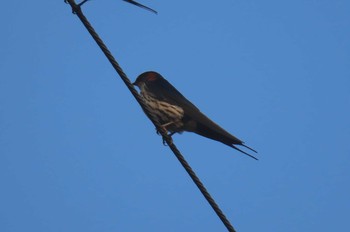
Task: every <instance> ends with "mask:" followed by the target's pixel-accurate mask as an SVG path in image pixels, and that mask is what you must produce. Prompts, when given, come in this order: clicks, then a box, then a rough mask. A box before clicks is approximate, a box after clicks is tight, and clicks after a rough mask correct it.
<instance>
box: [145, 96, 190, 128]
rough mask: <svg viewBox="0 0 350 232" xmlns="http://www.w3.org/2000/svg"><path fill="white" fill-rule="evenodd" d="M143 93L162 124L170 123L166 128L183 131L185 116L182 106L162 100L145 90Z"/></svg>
mask: <svg viewBox="0 0 350 232" xmlns="http://www.w3.org/2000/svg"><path fill="white" fill-rule="evenodd" d="M141 95H142V96H143V98H144V100H145V103H146V104H147V105H148V106H149V108H150V109H151V111H152V112H151V113H152V114H153V115H154V116H155V118H156V119H157V120H158V122H159V123H160V124H161V125H165V124H168V125H167V126H166V128H167V130H169V131H171V132H180V131H181V128H182V127H183V122H182V118H183V117H184V110H183V109H182V108H181V107H179V106H177V105H173V104H170V103H168V102H165V101H160V100H158V99H156V98H154V97H153V96H150V95H148V94H145V93H144V92H141Z"/></svg>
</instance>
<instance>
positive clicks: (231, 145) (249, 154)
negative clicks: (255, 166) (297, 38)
mask: <svg viewBox="0 0 350 232" xmlns="http://www.w3.org/2000/svg"><path fill="white" fill-rule="evenodd" d="M227 145H229V146H230V147H232V148H234V149H236V150H237V151H240V152H242V153H243V154H245V155H247V156H249V157H251V158H253V159H255V160H258V158H256V157H255V156H253V155H251V154H249V153H247V152H245V151H242V150H241V149H239V148H238V147H236V146H234V145H232V144H227ZM242 146H244V147H246V148H248V149H250V150H252V151H254V152H255V153H257V152H256V151H255V150H254V149H252V148H250V147H248V146H246V145H244V144H242Z"/></svg>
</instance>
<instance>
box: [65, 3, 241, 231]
mask: <svg viewBox="0 0 350 232" xmlns="http://www.w3.org/2000/svg"><path fill="white" fill-rule="evenodd" d="M65 2H68V3H69V5H70V6H71V7H72V10H73V13H74V14H76V15H77V16H78V17H79V19H80V20H81V22H82V23H83V25H84V26H85V28H86V29H87V30H88V31H89V33H90V35H91V36H92V37H93V39H94V40H95V42H96V43H97V45H98V46H99V47H100V48H101V50H102V52H103V53H104V54H105V55H106V57H107V59H108V60H109V62H110V63H111V64H112V66H113V67H114V69H115V70H116V71H117V73H118V74H119V76H120V78H121V79H122V80H123V82H124V83H125V85H126V87H127V88H128V89H129V90H130V92H131V94H132V95H133V96H134V98H135V99H136V101H137V102H138V103H139V104H140V106H141V108H142V109H143V110H144V112H145V113H146V115H147V116H149V118H150V119H151V121H152V123H153V124H154V125H155V127H156V128H157V130H158V131H159V133H160V134H161V135H162V137H163V140H164V141H165V142H166V143H167V144H168V146H169V148H170V149H171V150H172V151H173V153H174V154H175V156H176V158H177V159H178V160H179V161H180V163H181V165H182V166H183V167H184V168H185V170H186V172H187V173H188V174H189V175H190V177H191V179H192V180H193V182H194V183H195V184H196V185H197V187H198V189H199V190H200V191H201V193H202V194H203V196H204V197H205V199H206V200H207V201H208V203H209V204H210V206H211V207H212V208H213V210H214V211H215V213H216V214H217V215H218V217H219V218H220V220H221V221H222V222H223V223H224V225H225V226H226V228H227V230H228V231H230V232H235V229H234V228H233V226H232V225H231V223H230V222H229V220H228V219H227V218H226V216H225V215H224V213H223V212H222V211H221V209H220V208H219V206H218V205H217V204H216V202H215V201H214V199H213V198H212V197H211V195H210V194H209V192H208V191H207V189H206V188H205V187H204V185H203V183H202V182H201V181H200V179H199V178H198V177H197V175H196V173H195V172H194V171H193V169H192V168H191V166H190V165H189V164H188V163H187V161H186V160H185V158H184V157H183V155H182V154H181V153H180V151H179V150H178V149H177V147H176V146H175V144H174V143H173V141H172V139H171V137H170V136H168V134H167V133H166V132H165V131H164V130H162V127H161V125H160V124H159V123H158V122H157V120H155V116H154V115H153V114H152V113H151V112H152V111H151V110H150V109H149V107H148V106H147V105H146V104H145V102H144V100H143V98H142V97H140V95H139V94H138V92H137V91H136V89H135V88H134V86H133V85H132V83H131V82H130V80H129V79H128V77H127V76H126V74H125V73H124V72H123V70H122V68H121V67H120V65H119V64H118V62H117V61H116V60H115V58H114V57H113V55H112V54H111V52H110V51H109V50H108V48H107V47H106V45H105V44H104V43H103V41H102V39H101V38H100V37H99V36H98V34H97V33H96V31H95V30H94V28H93V27H92V26H91V24H90V22H89V21H88V20H87V18H86V17H85V15H84V14H83V12H82V11H81V7H80V5H77V4H76V3H75V2H74V0H65Z"/></svg>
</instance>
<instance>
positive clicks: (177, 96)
mask: <svg viewBox="0 0 350 232" xmlns="http://www.w3.org/2000/svg"><path fill="white" fill-rule="evenodd" d="M147 87H148V88H149V90H150V91H151V92H152V93H153V94H155V97H156V98H157V99H158V100H160V101H164V102H167V103H170V104H173V105H178V106H181V107H182V108H183V110H184V112H185V117H188V118H189V119H191V120H194V121H195V122H197V124H198V126H199V128H198V129H201V130H202V131H203V133H201V135H203V136H205V137H208V136H207V135H206V133H207V132H208V131H213V132H215V133H214V134H215V136H214V137H212V138H211V139H215V140H218V141H221V142H224V143H225V142H226V143H227V144H228V143H229V144H240V145H241V144H243V142H242V141H241V140H240V139H238V138H236V137H234V136H233V135H231V134H230V133H228V132H227V131H226V130H224V129H223V128H221V127H220V126H219V125H217V124H216V123H215V122H213V121H212V120H210V119H209V118H208V117H207V116H205V115H204V114H203V113H202V112H200V110H199V109H198V108H197V107H196V106H195V105H193V104H192V102H190V101H189V100H187V99H186V98H185V97H184V96H183V95H182V94H181V93H180V92H179V91H178V90H177V89H176V88H175V87H174V86H172V85H171V84H170V83H169V82H168V81H167V80H165V79H164V78H159V79H157V80H155V81H152V82H149V84H148V85H147ZM197 132H198V131H197ZM211 134H213V133H211ZM222 137H224V138H227V141H222Z"/></svg>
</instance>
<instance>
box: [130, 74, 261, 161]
mask: <svg viewBox="0 0 350 232" xmlns="http://www.w3.org/2000/svg"><path fill="white" fill-rule="evenodd" d="M133 85H136V86H137V87H139V89H140V90H141V96H142V97H143V99H144V101H145V103H146V104H147V105H148V106H149V108H150V110H151V113H152V114H153V115H154V116H155V118H156V120H157V121H158V123H159V124H160V125H162V127H163V129H165V130H166V131H168V132H170V134H169V135H170V136H171V135H173V134H174V133H181V132H183V131H189V132H194V133H196V134H199V135H202V136H204V137H207V138H209V139H213V140H216V141H219V142H222V143H223V144H226V145H227V146H230V147H232V148H234V149H236V150H238V151H240V152H242V153H243V154H246V155H248V156H250V157H252V158H254V159H257V158H256V157H254V156H252V155H250V154H248V153H247V152H245V151H242V150H241V149H239V148H238V147H236V146H235V145H241V146H244V147H246V148H248V149H249V150H251V151H253V152H255V153H256V151H255V150H254V149H252V148H250V147H248V146H246V145H245V144H244V142H243V141H241V140H240V139H238V138H236V137H235V136H233V135H231V134H230V133H228V132H227V131H225V130H224V129H223V128H221V127H220V126H219V125H217V124H216V123H215V122H213V121H212V120H210V119H209V118H208V117H207V116H205V115H204V114H203V113H202V112H200V111H199V109H198V108H197V107H196V106H195V105H194V104H192V103H191V102H190V101H189V100H187V99H186V98H185V97H184V96H183V95H182V94H181V93H180V92H179V91H178V90H177V89H176V88H175V87H174V86H172V85H171V84H170V83H169V82H168V81H167V80H165V79H164V78H163V77H162V76H161V75H160V74H159V73H157V72H153V71H148V72H144V73H142V74H141V75H139V76H138V77H137V79H136V81H135V82H134V83H133Z"/></svg>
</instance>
